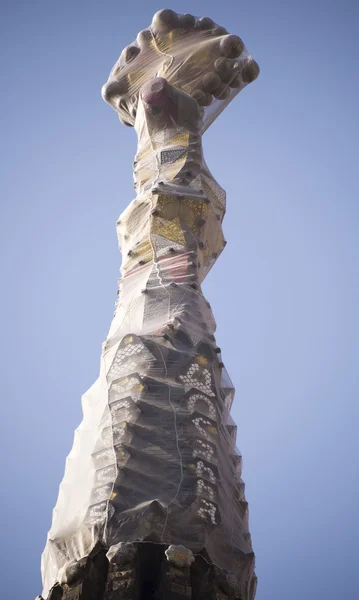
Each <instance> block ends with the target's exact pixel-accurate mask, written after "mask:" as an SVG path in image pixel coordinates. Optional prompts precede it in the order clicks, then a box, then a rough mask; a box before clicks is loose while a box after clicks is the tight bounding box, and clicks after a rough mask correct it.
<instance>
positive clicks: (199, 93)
mask: <svg viewBox="0 0 359 600" xmlns="http://www.w3.org/2000/svg"><path fill="white" fill-rule="evenodd" d="M191 95H192V98H195V100H197V102H198V104H199V105H200V106H209V105H210V104H212V94H206V92H204V91H203V90H194V92H192V94H191Z"/></svg>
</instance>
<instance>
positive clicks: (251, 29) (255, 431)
mask: <svg viewBox="0 0 359 600" xmlns="http://www.w3.org/2000/svg"><path fill="white" fill-rule="evenodd" d="M169 7H170V8H173V9H174V10H176V11H178V12H192V13H193V14H196V15H199V16H210V17H212V18H213V19H214V20H216V21H217V22H218V23H219V24H221V25H224V26H225V27H226V28H228V29H229V30H230V31H232V32H233V33H238V34H239V35H240V36H241V37H242V38H243V40H244V41H245V43H246V45H247V47H248V49H249V50H250V52H251V53H252V54H253V56H254V57H255V58H256V59H257V61H258V62H259V64H260V66H261V75H260V77H259V79H258V80H257V81H256V82H255V83H253V84H251V85H250V86H248V87H247V88H246V89H245V90H244V91H243V92H242V93H241V94H240V95H239V96H238V97H237V98H236V99H235V100H234V102H233V103H232V104H231V105H230V106H229V107H228V108H227V109H226V111H225V112H224V113H223V114H222V115H221V116H220V117H219V119H218V120H217V121H216V122H215V124H214V125H213V126H212V127H211V129H210V130H209V131H208V132H207V133H206V134H205V137H204V145H205V156H206V160H207V162H208V164H209V167H210V169H211V170H212V172H213V174H214V176H215V177H216V179H217V180H218V182H219V183H220V184H221V185H222V186H223V187H224V188H225V189H226V190H227V194H228V196H227V201H228V211H227V215H226V218H225V221H224V231H225V236H226V239H227V241H228V245H227V247H226V250H225V252H224V253H223V254H222V256H221V257H220V259H219V260H218V262H217V264H216V266H215V268H214V270H213V271H212V272H211V273H210V275H209V277H208V279H207V280H206V283H205V286H204V291H205V293H206V296H207V298H208V300H209V301H210V302H211V304H212V307H213V309H214V314H215V317H216V319H217V325H218V328H217V339H218V343H219V345H220V346H221V347H222V349H223V357H224V361H225V364H226V367H227V369H228V371H229V373H230V374H231V376H232V379H233V382H234V384H235V386H236V388H237V393H236V401H235V405H234V410H233V416H234V418H235V420H236V421H237V423H238V426H239V427H238V446H239V448H240V449H241V451H242V453H243V457H244V475H243V476H244V479H245V482H246V490H247V499H248V501H249V504H250V525H251V531H252V537H253V543H254V547H255V551H256V554H257V573H258V577H259V588H258V593H257V600H274V599H275V600H303V599H305V600H341V599H342V598H343V599H344V598H345V600H357V599H358V597H359V591H358V588H359V583H358V567H359V565H358V555H359V544H358V539H359V528H358V501H359V497H358V496H359V494H358V491H359V476H358V466H357V465H358V449H359V448H358V437H359V436H358V425H359V419H358V417H359V411H358V392H359V383H358V379H359V376H358V351H359V348H358V337H359V327H358V325H359V322H358V302H359V280H358V264H359V263H358V258H359V241H358V216H359V215H358V212H359V210H358V170H359V167H358V139H359V131H358V129H359V128H358V106H359V98H358V96H359V94H358V87H359V85H358V80H357V73H358V61H359V52H358V37H359V32H358V30H359V8H358V7H359V5H358V3H357V2H355V0H352V1H349V0H341V1H340V2H339V1H337V2H333V1H330V0H327V1H324V0H301V1H299V0H296V1H294V0H287V1H285V0H272V1H269V0H257V1H252V2H239V1H238V0H237V1H235V0H221V1H220V2H214V1H213V0H207V1H206V2H205V1H204V0H203V1H198V2H189V1H188V0H184V1H183V2H175V4H172V5H169ZM159 8H163V6H161V5H158V4H156V3H154V2H153V1H152V0H147V1H145V0H138V1H137V2H128V3H124V2H123V1H122V2H120V1H119V0H117V1H115V0H101V1H100V0H97V1H94V0H86V1H85V0H62V2H54V1H52V0H32V1H29V0H26V1H25V0H18V1H17V0H3V2H2V6H1V21H2V24H1V30H2V31H1V36H0V37H1V42H0V43H1V46H2V50H1V59H2V60H3V65H2V69H1V89H2V92H1V95H0V110H1V119H2V134H1V146H2V152H1V154H2V160H1V163H0V170H1V179H0V192H1V239H0V243H1V265H0V269H1V282H2V289H1V295H0V310H1V316H2V327H1V333H2V335H1V371H2V405H1V413H2V418H1V422H0V427H1V435H0V444H1V462H2V470H1V496H0V503H1V513H0V514H1V528H0V531H1V534H2V540H1V548H2V550H1V560H0V570H1V571H3V572H2V573H1V595H2V597H4V598H11V600H25V599H26V600H27V599H29V598H30V600H31V598H34V597H35V596H36V594H37V593H39V592H40V591H41V584H40V554H41V552H42V549H43V547H44V544H45V539H46V533H47V530H48V529H49V526H50V520H51V511H52V508H53V506H54V504H55V501H56V497H57V491H58V486H59V483H60V481H61V478H62V475H63V470H64V464H65V457H66V455H67V454H68V452H69V450H70V447H71V444H72V438H73V431H74V429H75V427H76V426H77V425H78V423H79V421H80V419H81V403H80V397H81V394H82V393H83V392H84V391H85V390H86V389H87V388H88V387H89V386H90V385H91V384H92V382H93V381H94V380H95V379H96V377H97V375H98V370H99V358H100V352H101V343H102V341H103V340H104V339H105V337H106V335H107V331H108V327H109V324H110V321H111V318H112V312H113V305H114V302H115V299H116V290H117V278H118V276H119V274H118V270H119V265H120V254H119V252H118V251H117V240H116V233H115V222H116V219H117V217H118V215H119V214H120V213H121V212H122V210H123V209H124V208H125V206H126V205H127V203H128V202H129V201H130V200H131V199H132V198H133V188H132V159H133V155H134V152H135V147H136V135H135V133H134V131H133V130H130V129H127V128H125V127H124V126H122V125H121V124H120V123H119V121H118V120H117V117H116V114H115V113H114V111H112V110H111V109H110V107H109V106H107V105H106V104H105V103H104V102H103V101H102V99H101V95H100V91H101V86H102V84H103V83H104V82H105V80H106V79H107V76H108V74H109V71H110V69H111V67H112V65H113V63H114V62H115V60H116V59H117V57H118V56H119V54H120V52H121V50H122V48H123V47H124V46H125V45H127V44H128V43H129V42H131V41H132V40H133V39H134V37H135V35H136V33H137V32H138V31H139V30H140V29H143V28H144V27H145V26H147V25H148V24H149V23H150V21H151V17H152V15H153V13H154V12H155V11H156V10H158V9H159Z"/></svg>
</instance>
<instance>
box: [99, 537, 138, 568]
mask: <svg viewBox="0 0 359 600" xmlns="http://www.w3.org/2000/svg"><path fill="white" fill-rule="evenodd" d="M135 554H136V546H135V545H134V544H132V543H131V542H119V543H118V544H116V545H114V546H111V548H110V549H109V550H108V551H107V554H106V556H107V558H108V560H109V562H110V563H116V564H117V565H119V566H121V565H125V564H127V563H129V562H131V560H133V558H134V556H135Z"/></svg>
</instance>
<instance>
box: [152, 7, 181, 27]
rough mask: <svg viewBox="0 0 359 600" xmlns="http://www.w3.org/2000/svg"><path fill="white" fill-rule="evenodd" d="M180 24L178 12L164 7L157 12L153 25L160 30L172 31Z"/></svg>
mask: <svg viewBox="0 0 359 600" xmlns="http://www.w3.org/2000/svg"><path fill="white" fill-rule="evenodd" d="M177 26H178V16H177V14H176V13H175V12H174V11H173V10H171V9H169V8H164V9H162V10H159V11H158V12H156V14H155V15H154V16H153V19H152V27H153V28H154V29H155V30H156V31H158V32H164V31H170V30H171V29H175V27H177Z"/></svg>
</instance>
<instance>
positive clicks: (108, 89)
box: [102, 76, 128, 102]
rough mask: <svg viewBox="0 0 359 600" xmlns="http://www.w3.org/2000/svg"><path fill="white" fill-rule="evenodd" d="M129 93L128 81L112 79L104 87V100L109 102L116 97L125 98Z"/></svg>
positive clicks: (122, 78) (125, 79) (124, 78)
mask: <svg viewBox="0 0 359 600" xmlns="http://www.w3.org/2000/svg"><path fill="white" fill-rule="evenodd" d="M127 92H128V79H127V77H126V76H125V77H121V78H120V79H110V80H109V81H108V82H107V83H105V85H104V86H103V87H102V98H103V99H104V100H105V101H106V102H108V101H110V100H111V99H112V98H115V97H116V96H123V95H124V94H127Z"/></svg>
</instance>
